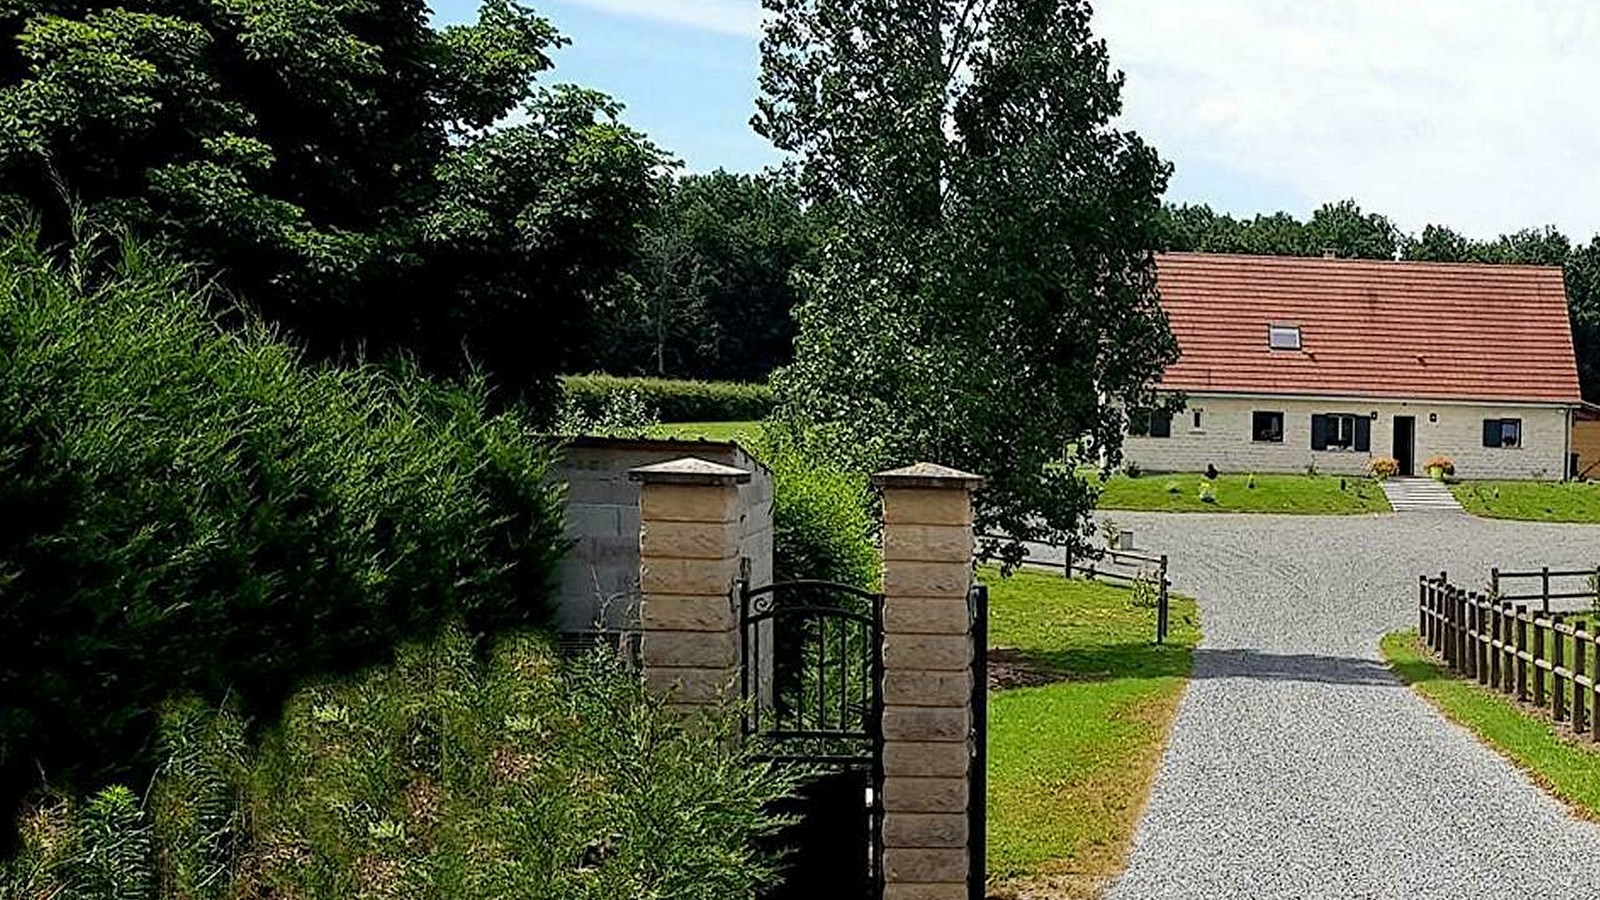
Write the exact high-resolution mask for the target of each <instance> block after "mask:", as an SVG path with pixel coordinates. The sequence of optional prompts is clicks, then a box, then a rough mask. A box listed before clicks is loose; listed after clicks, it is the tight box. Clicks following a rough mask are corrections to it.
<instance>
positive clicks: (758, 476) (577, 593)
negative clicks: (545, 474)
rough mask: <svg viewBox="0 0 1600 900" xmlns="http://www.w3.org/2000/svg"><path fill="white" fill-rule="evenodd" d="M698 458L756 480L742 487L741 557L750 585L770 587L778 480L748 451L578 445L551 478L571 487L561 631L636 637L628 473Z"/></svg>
mask: <svg viewBox="0 0 1600 900" xmlns="http://www.w3.org/2000/svg"><path fill="white" fill-rule="evenodd" d="M687 456H693V457H698V458H700V459H705V460H709V461H711V462H716V463H721V464H722V465H726V466H733V467H734V468H738V469H743V470H745V471H747V472H750V473H751V478H750V481H749V482H748V483H746V484H742V485H740V486H739V502H738V515H739V540H740V549H739V555H740V556H741V557H744V558H748V559H749V560H750V578H751V583H752V584H767V583H769V582H771V581H772V474H771V473H770V472H768V471H767V469H766V468H765V467H763V466H762V465H761V463H760V462H758V461H757V460H756V459H755V457H753V456H751V455H750V454H749V453H748V452H746V451H745V450H744V448H742V447H740V446H739V445H738V444H734V443H723V442H713V441H678V440H633V439H622V438H578V439H576V440H575V441H573V442H572V443H571V444H570V445H568V447H567V449H566V454H565V458H564V459H563V460H562V461H561V462H560V463H559V464H558V465H557V466H556V467H555V468H554V470H553V471H552V475H551V477H552V478H553V479H554V480H557V481H562V482H566V483H567V485H568V488H567V513H566V527H567V537H568V538H569V539H570V540H571V541H572V542H573V545H572V549H571V550H570V551H569V552H568V553H567V555H566V557H565V559H563V560H562V563H561V568H560V573H559V588H558V592H557V597H558V600H557V603H558V606H557V614H556V627H557V629H559V630H560V631H561V632H562V633H565V634H574V633H582V632H589V631H594V630H596V629H597V627H599V628H600V629H601V630H606V631H613V630H631V629H632V628H633V627H634V626H635V624H636V622H637V620H638V614H639V483H638V482H637V481H630V480H629V478H628V471H629V470H630V469H635V468H638V467H640V466H648V465H653V464H655V463H661V462H668V461H670V460H675V459H681V458H683V457H687Z"/></svg>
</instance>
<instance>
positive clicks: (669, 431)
mask: <svg viewBox="0 0 1600 900" xmlns="http://www.w3.org/2000/svg"><path fill="white" fill-rule="evenodd" d="M650 436H651V437H653V438H677V439H680V440H691V441H692V440H706V441H738V442H739V443H741V444H743V445H745V446H746V447H748V446H749V445H750V443H751V442H753V441H754V440H756V439H757V438H759V437H760V436H761V423H760V422H667V423H664V424H661V425H657V426H655V427H653V428H651V429H650Z"/></svg>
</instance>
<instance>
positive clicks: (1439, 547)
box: [1102, 512, 1600, 900]
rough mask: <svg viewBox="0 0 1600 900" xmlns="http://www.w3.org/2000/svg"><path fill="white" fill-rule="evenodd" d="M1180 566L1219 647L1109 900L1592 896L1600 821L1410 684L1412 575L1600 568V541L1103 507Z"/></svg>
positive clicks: (1387, 518)
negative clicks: (1402, 649) (1386, 653)
mask: <svg viewBox="0 0 1600 900" xmlns="http://www.w3.org/2000/svg"><path fill="white" fill-rule="evenodd" d="M1102 516H1103V518H1106V519H1111V520H1114V521H1115V522H1117V523H1118V524H1119V525H1120V526H1122V527H1123V528H1129V529H1132V530H1133V531H1134V534H1135V540H1136V542H1137V545H1138V546H1139V548H1140V549H1141V550H1151V551H1154V552H1158V553H1166V554H1169V555H1170V556H1171V558H1172V570H1173V578H1174V581H1175V584H1176V588H1175V589H1176V590H1178V591H1180V592H1182V593H1186V594H1190V595H1192V596H1196V597H1198V598H1199V599H1200V607H1201V616H1202V625H1203V627H1204V630H1205V638H1204V642H1203V643H1202V645H1201V649H1200V650H1199V651H1198V652H1197V655H1196V658H1195V671H1194V681H1193V682H1192V683H1191V684H1190V686H1189V690H1188V692H1187V694H1186V695H1185V697H1184V700H1183V702H1182V704H1181V706H1180V707H1179V711H1178V717H1177V720H1176V723H1175V725H1174V730H1173V734H1172V740H1171V743H1170V745H1169V747H1168V749H1167V753H1166V757H1165V759H1164V761H1163V763H1162V767H1161V770H1160V772H1159V774H1158V776H1157V779H1156V783H1155V788H1154V791H1153V793H1152V795H1151V798H1150V805H1149V808H1148V809H1147V811H1146V813H1145V816H1144V819H1143V821H1142V822H1141V824H1140V827H1139V832H1138V835H1137V837H1136V839H1135V843H1134V849H1133V854H1132V858H1131V860H1130V865H1129V868H1128V871H1127V873H1126V874H1125V875H1124V876H1123V877H1122V878H1121V879H1120V880H1119V881H1118V882H1117V883H1116V884H1115V885H1114V886H1113V887H1112V888H1111V890H1110V892H1109V895H1108V897H1109V900H1146V898H1168V897H1182V898H1203V900H1230V898H1251V900H1280V898H1281V900H1291V898H1293V900H1302V898H1404V900H1469V898H1470V900H1492V898H1507V900H1510V898H1518V900H1523V898H1551V900H1557V898H1561V900H1566V898H1576V897H1593V896H1595V895H1596V890H1597V889H1600V827H1596V826H1594V825H1590V824H1587V823H1584V822H1581V821H1579V820H1578V819H1576V818H1574V817H1573V816H1571V815H1570V814H1569V813H1568V812H1567V811H1566V810H1565V809H1564V808H1563V807H1562V806H1561V805H1560V804H1559V803H1558V802H1557V801H1555V800H1553V799H1551V798H1550V797H1548V796H1547V795H1546V794H1544V793H1543V792H1542V791H1540V790H1539V789H1538V788H1536V787H1535V786H1534V785H1533V783H1532V782H1531V781H1529V779H1528V778H1527V777H1526V776H1525V775H1523V774H1522V773H1521V772H1519V771H1518V770H1517V769H1516V768H1514V767H1513V766H1512V765H1510V764H1509V763H1507V762H1505V761H1504V760H1503V759H1502V758H1501V757H1499V756H1497V755H1496V754H1495V753H1494V752H1493V751H1491V750H1489V749H1487V748H1485V747H1484V746H1482V745H1481V744H1479V743H1478V742H1477V741H1476V740H1475V739H1474V738H1473V737H1472V735H1470V734H1469V733H1468V732H1467V731H1465V730H1464V729H1462V728H1459V727H1457V726H1455V725H1452V724H1450V723H1449V722H1447V721H1446V720H1445V719H1444V718H1443V717H1441V716H1440V715H1439V714H1438V713H1436V712H1435V711H1434V710H1433V709H1431V708H1430V707H1429V706H1428V705H1427V704H1426V703H1424V702H1423V701H1422V700H1421V699H1419V698H1418V697H1417V696H1416V695H1415V694H1413V693H1412V692H1411V691H1410V690H1408V689H1407V688H1405V687H1404V686H1402V685H1401V684H1400V683H1399V682H1398V681H1397V680H1395V679H1394V678H1393V677H1392V676H1391V675H1390V673H1389V672H1388V670H1387V669H1386V668H1385V667H1384V665H1383V663H1382V662H1381V661H1380V657H1379V655H1378V649H1377V643H1378V638H1379V637H1380V636H1381V635H1382V634H1383V633H1384V632H1387V631H1391V630H1395V629H1399V628H1408V627H1409V628H1415V627H1416V618H1417V610H1416V606H1417V576H1418V575H1420V574H1422V573H1424V572H1430V573H1433V574H1437V573H1438V572H1439V570H1441V569H1443V570H1448V571H1449V573H1450V577H1451V580H1452V581H1454V582H1456V583H1457V584H1462V585H1471V586H1479V585H1483V584H1485V583H1486V582H1487V580H1488V574H1489V568H1490V567H1491V566H1494V565H1498V566H1500V567H1501V568H1504V569H1511V568H1518V569H1527V568H1537V567H1539V566H1541V565H1550V566H1560V567H1563V568H1583V567H1588V566H1593V565H1595V564H1596V563H1597V562H1600V528H1597V527H1591V526H1578V525H1536V524H1528V523H1514V522H1494V521H1489V520H1484V519H1477V518H1473V517H1470V516H1465V515H1440V514H1437V513H1431V514H1423V513H1416V514H1394V515H1383V516H1362V517H1298V516H1254V515H1231V516H1229V515H1205V514H1191V515H1181V514H1153V513H1116V512H1109V513H1104V514H1102Z"/></svg>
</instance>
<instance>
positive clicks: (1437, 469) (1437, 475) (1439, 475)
mask: <svg viewBox="0 0 1600 900" xmlns="http://www.w3.org/2000/svg"><path fill="white" fill-rule="evenodd" d="M1428 477H1429V478H1432V479H1433V480H1434V481H1443V480H1444V466H1429V467H1428Z"/></svg>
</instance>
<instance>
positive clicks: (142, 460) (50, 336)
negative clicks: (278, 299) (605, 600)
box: [0, 228, 563, 799]
mask: <svg viewBox="0 0 1600 900" xmlns="http://www.w3.org/2000/svg"><path fill="white" fill-rule="evenodd" d="M63 255H66V256H69V257H70V258H67V259H65V260H64V261H59V262H58V261H55V260H54V258H53V257H50V256H47V255H46V254H44V253H41V252H40V251H39V250H38V249H37V235H35V234H33V233H30V232H29V231H27V230H26V229H20V228H12V229H9V230H7V231H5V232H4V233H0V779H3V788H4V789H6V790H10V791H12V792H13V793H12V796H13V797H15V796H16V792H17V791H20V790H22V789H24V788H25V786H26V785H27V784H30V783H32V782H33V781H35V780H36V779H37V777H38V773H39V771H40V770H41V769H42V770H43V771H44V772H45V773H46V774H47V776H49V777H51V778H55V779H61V778H70V777H71V776H73V775H84V776H88V777H92V778H95V779H96V780H97V781H98V780H100V779H104V778H107V777H110V776H111V775H119V776H120V775H121V774H123V773H125V772H130V770H129V769H127V768H125V767H126V766H128V765H129V764H136V762H137V760H138V755H139V751H140V750H141V748H143V747H144V746H145V745H146V743H147V741H148V737H149V730H150V727H151V726H152V724H153V711H154V710H155V709H156V707H157V706H158V705H159V704H160V703H161V702H163V701H164V700H165V698H167V697H168V696H171V695H172V694H173V693H174V692H195V693H198V694H199V695H201V696H204V697H207V698H211V699H220V698H222V697H223V696H225V695H229V694H231V695H233V696H235V697H237V698H239V699H240V700H241V701H243V702H244V704H245V706H244V708H245V709H246V710H247V711H249V712H252V713H255V712H257V711H260V710H269V709H272V708H274V705H275V704H276V703H277V702H280V701H281V699H282V697H283V695H284V694H285V693H286V692H287V690H288V689H289V688H290V687H291V686H292V685H293V684H295V683H297V682H298V681H299V680H301V679H302V678H303V677H304V676H306V675H309V674H312V673H316V672H323V671H330V670H345V669H350V668H352V667H358V666H362V665H365V664H367V663H369V662H371V661H372V660H374V659H378V658H383V657H384V656H386V655H387V654H388V653H390V652H392V650H393V648H394V646H395V645H396V644H397V643H399V642H400V641H402V640H405V639H410V638H413V637H418V636H421V635H424V634H427V633H431V632H432V631H433V630H435V629H436V628H437V627H438V626H439V625H441V624H442V623H443V622H446V621H450V620H454V619H462V620H464V621H466V622H468V623H469V624H470V626H471V627H473V628H474V629H478V630H483V631H494V630H498V629H501V628H507V627H521V626H528V625H538V624H542V623H544V622H546V621H547V620H548V616H549V610H548V608H547V601H548V595H549V587H548V586H549V584H550V582H551V580H552V576H553V573H554V569H555V566H556V564H557V562H558V560H559V556H560V553H561V552H562V549H563V539H562V536H561V514H562V508H561V497H560V492H559V490H557V489H554V488H551V487H548V486H546V484H545V476H546V474H547V472H548V470H549V460H550V457H549V451H547V450H546V449H545V448H544V447H543V446H542V445H541V443H540V441H539V440H537V439H536V437H535V435H534V434H533V433H532V432H531V430H530V429H529V427H527V425H526V424H525V423H524V422H523V421H522V420H521V419H518V418H515V417H511V416H505V415H501V416H493V415H490V414H488V413H487V412H485V409H484V398H483V393H482V391H481V389H479V388H472V389H468V388H461V389H458V388H453V387H447V386H443V385H439V384H434V383H430V382H428V381H426V380H423V379H420V378H417V377H413V376H412V375H410V374H408V373H407V372H406V371H404V370H401V369H398V368H396V369H391V370H387V371H383V370H378V369H374V368H355V369H347V370H339V369H326V368H325V369H313V368H310V367H308V366H306V365H304V364H303V363H302V361H301V358H300V355H299V353H298V352H297V351H296V350H295V349H293V348H292V347H290V346H289V345H287V344H285V343H282V342H280V341H277V340H275V339H274V338H273V336H272V335H270V334H269V333H267V332H266V331H265V330H264V329H263V328H262V327H261V326H260V325H258V324H255V323H253V322H249V321H245V322H244V323H243V324H242V326H241V328H240V330H238V331H237V332H230V331H226V330H224V329H223V328H221V327H220V326H219V324H218V323H217V321H216V320H214V319H213V318H211V317H210V316H209V315H208V313H207V312H206V310H207V308H208V300H209V299H210V298H208V297H207V296H206V294H205V291H203V290H201V289H199V288H197V287H196V286H195V285H194V283H193V282H192V281H191V279H190V274H189V272H187V271H186V270H185V269H184V268H183V267H181V266H178V265H175V264H172V263H170V262H167V261H164V260H163V259H161V258H159V257H157V256H154V255H152V254H149V253H146V252H145V251H144V250H142V249H141V248H139V247H137V246H134V245H131V244H125V245H120V246H113V247H110V248H109V249H103V251H102V253H101V255H98V256H96V255H92V254H91V253H90V252H89V251H87V250H82V249H80V250H75V251H70V252H68V251H63ZM0 799H3V798H0Z"/></svg>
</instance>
